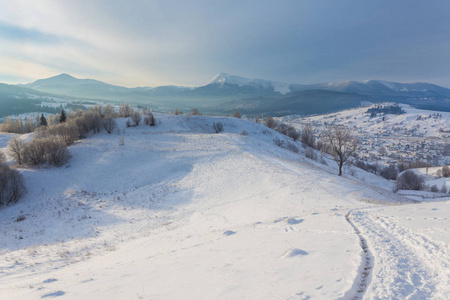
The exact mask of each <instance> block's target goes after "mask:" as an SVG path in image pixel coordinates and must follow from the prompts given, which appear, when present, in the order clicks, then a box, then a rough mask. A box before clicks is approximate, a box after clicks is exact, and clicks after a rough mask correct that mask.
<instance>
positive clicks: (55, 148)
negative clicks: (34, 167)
mask: <svg viewBox="0 0 450 300" xmlns="http://www.w3.org/2000/svg"><path fill="white" fill-rule="evenodd" d="M45 157H46V162H47V163H48V164H49V165H54V166H58V167H59V166H62V165H63V164H65V163H66V162H67V161H68V160H69V159H70V157H71V156H70V154H69V150H68V149H67V146H66V145H65V144H64V143H62V142H61V141H58V140H55V139H53V140H52V139H48V140H47V141H46V142H45Z"/></svg>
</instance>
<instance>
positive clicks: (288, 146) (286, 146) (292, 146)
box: [283, 143, 299, 153]
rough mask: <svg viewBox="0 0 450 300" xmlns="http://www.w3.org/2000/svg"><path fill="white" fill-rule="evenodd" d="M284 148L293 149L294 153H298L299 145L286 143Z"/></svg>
mask: <svg viewBox="0 0 450 300" xmlns="http://www.w3.org/2000/svg"><path fill="white" fill-rule="evenodd" d="M283 148H284V149H287V150H289V151H292V152H294V153H298V152H299V150H298V147H297V146H296V145H294V144H292V143H286V145H285V146H284V147H283Z"/></svg>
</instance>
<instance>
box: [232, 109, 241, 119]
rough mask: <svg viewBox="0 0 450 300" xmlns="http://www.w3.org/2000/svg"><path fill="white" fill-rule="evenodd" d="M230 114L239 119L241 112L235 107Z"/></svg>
mask: <svg viewBox="0 0 450 300" xmlns="http://www.w3.org/2000/svg"><path fill="white" fill-rule="evenodd" d="M231 116H232V117H233V118H238V119H240V118H241V117H242V116H241V113H240V112H239V111H238V110H237V109H235V110H233V113H232V114H231Z"/></svg>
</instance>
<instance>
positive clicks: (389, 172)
mask: <svg viewBox="0 0 450 300" xmlns="http://www.w3.org/2000/svg"><path fill="white" fill-rule="evenodd" d="M380 175H381V177H383V178H386V179H388V180H395V179H397V175H398V170H397V167H396V166H394V165H390V166H388V167H385V168H383V169H382V170H381V172H380Z"/></svg>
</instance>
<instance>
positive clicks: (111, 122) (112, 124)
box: [103, 117, 117, 133]
mask: <svg viewBox="0 0 450 300" xmlns="http://www.w3.org/2000/svg"><path fill="white" fill-rule="evenodd" d="M116 127H117V123H116V120H115V119H113V118H111V117H107V118H104V119H103V128H104V129H105V130H106V132H107V133H111V132H113V130H114V129H116Z"/></svg>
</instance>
